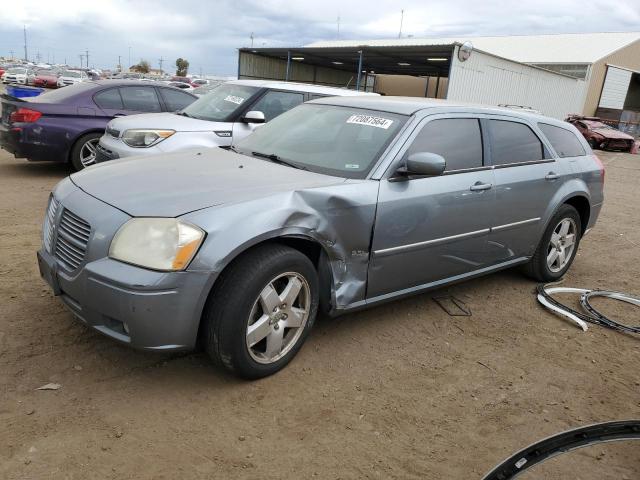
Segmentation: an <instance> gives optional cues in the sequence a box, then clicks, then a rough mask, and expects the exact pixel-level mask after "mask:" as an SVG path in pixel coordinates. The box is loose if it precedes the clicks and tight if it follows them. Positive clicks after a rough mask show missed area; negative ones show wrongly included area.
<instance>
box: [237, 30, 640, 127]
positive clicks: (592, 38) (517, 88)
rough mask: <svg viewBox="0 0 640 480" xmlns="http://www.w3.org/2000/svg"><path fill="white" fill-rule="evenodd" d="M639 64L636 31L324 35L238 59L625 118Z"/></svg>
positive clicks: (281, 71) (545, 109)
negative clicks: (391, 78)
mask: <svg viewBox="0 0 640 480" xmlns="http://www.w3.org/2000/svg"><path fill="white" fill-rule="evenodd" d="M467 43H470V44H471V45H472V47H473V49H472V52H471V55H470V56H469V57H468V58H467V59H465V56H464V55H461V52H460V49H461V47H462V46H463V45H465V44H467ZM463 51H464V48H463ZM639 71H640V33H637V32H629V33H590V34H558V35H523V36H500V37H452V38H426V39H417V38H402V39H383V40H354V41H351V40H339V41H323V42H316V43H312V44H309V45H306V46H305V47H300V48H257V49H240V53H239V62H238V77H239V78H273V79H279V80H282V79H288V80H295V81H303V82H313V83H324V84H331V85H340V86H348V87H350V88H353V87H356V88H361V89H362V88H365V87H366V86H371V85H372V84H373V82H372V81H371V77H372V76H376V75H381V74H384V75H411V76H414V77H421V78H427V79H430V80H431V81H427V82H426V84H425V85H426V88H425V91H424V96H427V97H438V98H450V99H453V100H459V101H460V100H461V101H468V102H475V103H484V104H489V105H496V104H516V105H523V106H529V107H532V108H534V109H536V110H540V111H541V112H542V113H544V114H547V115H550V116H553V117H556V118H564V116H565V115H566V114H568V113H584V114H587V115H593V114H596V113H598V114H604V115H605V116H607V118H617V119H618V120H620V118H621V116H623V112H624V111H625V110H633V109H636V105H637V110H638V111H640V76H638V77H636V75H637V74H638V72H639ZM636 85H637V91H636ZM628 107H629V108H628ZM603 109H604V110H603ZM607 109H608V110H607Z"/></svg>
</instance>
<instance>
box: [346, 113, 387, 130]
mask: <svg viewBox="0 0 640 480" xmlns="http://www.w3.org/2000/svg"><path fill="white" fill-rule="evenodd" d="M347 123H354V124H356V125H368V126H370V127H377V128H384V129H385V130H386V129H387V128H389V127H390V126H391V124H392V123H393V120H389V119H388V118H382V117H373V116H371V115H351V116H350V117H349V118H348V119H347Z"/></svg>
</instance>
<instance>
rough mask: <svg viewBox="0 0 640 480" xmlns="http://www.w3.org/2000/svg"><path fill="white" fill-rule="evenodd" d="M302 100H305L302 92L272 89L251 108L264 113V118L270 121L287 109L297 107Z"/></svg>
mask: <svg viewBox="0 0 640 480" xmlns="http://www.w3.org/2000/svg"><path fill="white" fill-rule="evenodd" d="M302 102H304V95H303V94H302V93H296V92H276V91H274V90H271V91H269V92H267V93H266V94H265V95H264V97H262V98H261V99H260V100H258V101H257V102H256V104H255V105H254V106H253V107H251V109H252V110H258V111H260V112H262V113H264V119H265V121H267V122H268V121H270V120H273V119H274V118H276V117H277V116H278V115H280V114H282V113H284V112H286V111H287V110H291V109H292V108H293V107H297V106H298V105H300V104H301V103H302Z"/></svg>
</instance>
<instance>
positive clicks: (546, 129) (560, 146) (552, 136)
mask: <svg viewBox="0 0 640 480" xmlns="http://www.w3.org/2000/svg"><path fill="white" fill-rule="evenodd" d="M538 127H540V130H542V133H544V135H545V137H547V139H548V140H549V142H550V143H551V146H552V147H553V149H554V150H555V151H556V153H557V154H558V156H559V157H560V158H566V157H580V156H582V155H586V152H585V150H584V147H583V146H582V143H580V140H579V139H578V137H576V135H575V134H574V133H573V132H571V131H570V130H567V129H566V128H562V127H556V126H554V125H549V124H547V123H539V124H538Z"/></svg>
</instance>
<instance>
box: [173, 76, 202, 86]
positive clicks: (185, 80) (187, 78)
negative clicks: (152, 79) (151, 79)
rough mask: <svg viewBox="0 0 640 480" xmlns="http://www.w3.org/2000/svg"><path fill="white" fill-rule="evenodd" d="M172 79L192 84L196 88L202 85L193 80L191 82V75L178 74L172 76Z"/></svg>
mask: <svg viewBox="0 0 640 480" xmlns="http://www.w3.org/2000/svg"><path fill="white" fill-rule="evenodd" d="M171 81H172V82H182V83H187V84H189V85H191V86H192V87H193V88H196V87H200V86H201V85H197V84H195V83H192V82H191V79H190V78H189V77H178V76H175V77H171Z"/></svg>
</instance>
